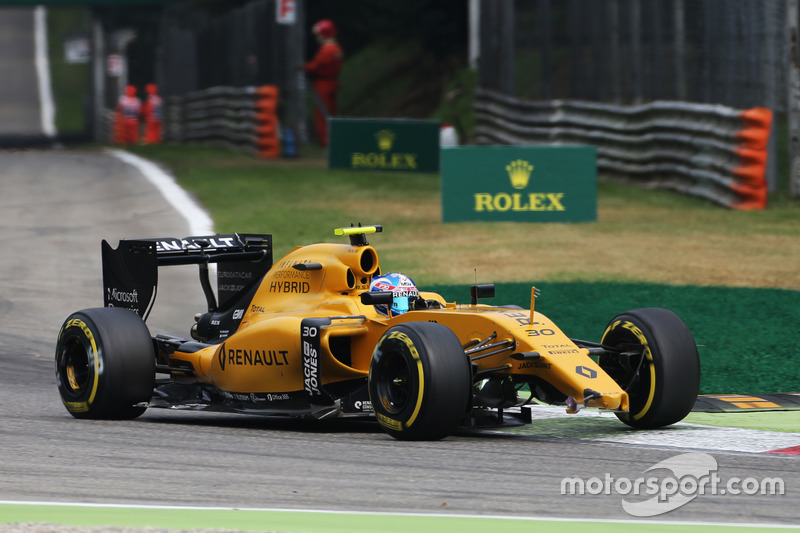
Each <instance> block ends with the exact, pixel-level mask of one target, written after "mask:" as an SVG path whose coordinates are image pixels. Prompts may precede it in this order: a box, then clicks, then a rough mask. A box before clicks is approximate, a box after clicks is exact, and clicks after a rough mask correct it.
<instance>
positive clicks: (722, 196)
mask: <svg viewBox="0 0 800 533" xmlns="http://www.w3.org/2000/svg"><path fill="white" fill-rule="evenodd" d="M474 107H475V114H476V121H477V124H476V129H475V137H476V142H477V143H478V144H556V145H559V144H582V145H594V146H596V147H597V167H598V173H599V174H600V175H602V176H609V177H613V178H617V179H624V180H629V181H633V182H636V183H639V184H641V185H643V186H646V187H654V188H665V189H672V190H675V191H679V192H682V193H685V194H690V195H693V196H699V197H702V198H706V199H709V200H711V201H713V202H716V203H718V204H721V205H724V206H727V207H730V208H733V209H764V208H765V207H766V204H767V184H766V179H765V176H764V175H765V170H766V161H767V140H768V138H769V132H770V126H771V123H772V112H771V111H770V110H769V109H765V108H753V109H747V110H737V109H732V108H729V107H725V106H721V105H711V104H696V103H689V102H666V101H657V102H652V103H648V104H643V105H636V106H622V105H613V104H603V103H595V102H579V101H564V100H553V101H543V102H539V101H537V102H533V101H524V100H519V99H516V98H512V97H509V96H506V95H503V94H500V93H497V92H494V91H490V90H486V89H478V90H477V91H476V101H475V105H474Z"/></svg>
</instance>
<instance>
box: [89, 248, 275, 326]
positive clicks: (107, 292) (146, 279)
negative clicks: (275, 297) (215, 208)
mask: <svg viewBox="0 0 800 533" xmlns="http://www.w3.org/2000/svg"><path fill="white" fill-rule="evenodd" d="M102 258H103V291H104V294H103V303H104V305H105V306H106V307H125V308H128V309H131V310H133V311H136V313H138V314H139V316H141V317H142V318H143V319H145V320H146V319H147V316H148V315H149V314H150V310H151V309H152V307H153V304H154V303H155V298H156V288H157V286H158V268H159V267H161V266H170V265H199V268H200V285H201V286H202V288H203V292H204V294H205V297H206V302H207V303H208V310H209V311H216V310H217V309H218V308H223V309H224V308H225V306H226V305H227V304H228V303H229V302H233V301H236V300H237V297H238V296H239V295H241V294H243V293H244V292H246V291H247V290H249V289H250V288H251V287H252V286H253V285H254V284H256V283H258V282H259V281H260V280H261V278H263V277H264V274H266V273H267V271H269V269H270V268H271V267H272V261H273V257H272V235H268V234H255V233H233V234H228V235H210V236H200V237H186V238H183V239H174V238H164V239H137V240H121V241H120V242H119V245H118V246H117V248H116V249H114V248H112V247H111V245H110V244H108V242H107V241H105V240H104V241H103V243H102ZM210 263H215V264H216V265H217V269H216V270H217V296H215V294H214V290H213V289H212V287H211V281H210V279H209V268H208V265H209V264H210ZM217 297H218V299H219V304H218V303H217Z"/></svg>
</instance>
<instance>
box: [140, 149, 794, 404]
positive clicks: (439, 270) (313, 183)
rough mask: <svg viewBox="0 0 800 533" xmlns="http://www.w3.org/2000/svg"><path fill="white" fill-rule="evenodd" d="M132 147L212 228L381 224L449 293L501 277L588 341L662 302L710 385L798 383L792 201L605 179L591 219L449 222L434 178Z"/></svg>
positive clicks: (287, 240)
mask: <svg viewBox="0 0 800 533" xmlns="http://www.w3.org/2000/svg"><path fill="white" fill-rule="evenodd" d="M132 151H134V152H136V153H138V154H140V155H142V156H144V157H148V158H150V159H154V160H156V161H161V162H162V163H163V164H165V165H166V166H168V167H169V168H170V170H171V171H172V172H173V173H174V174H175V176H176V177H177V179H178V181H179V183H180V184H181V186H183V187H184V188H185V189H187V190H189V191H191V192H193V193H194V194H195V195H196V196H197V198H198V199H199V201H200V202H201V203H202V204H203V205H205V206H206V207H207V208H208V209H209V210H210V212H211V216H212V218H213V220H214V221H215V224H216V230H217V231H219V232H233V231H240V232H264V233H272V234H273V235H274V242H275V252H276V253H275V255H276V259H277V258H279V257H281V256H282V255H283V254H285V253H286V252H288V251H289V250H290V249H291V248H293V247H294V246H297V245H303V244H309V243H313V242H321V241H329V242H341V239H340V238H338V237H334V236H333V232H332V229H333V228H334V227H338V226H342V225H347V224H349V223H350V222H359V221H360V222H364V223H380V224H383V225H384V226H385V232H384V233H383V234H381V235H376V236H374V237H372V239H371V241H372V242H373V243H374V244H375V245H376V248H377V249H378V251H379V253H380V257H381V259H380V261H381V265H382V268H383V270H384V271H385V272H388V271H401V272H404V273H407V274H409V275H411V276H412V277H413V278H414V279H415V281H416V282H417V285H419V286H420V287H422V288H423V289H425V290H435V291H438V292H441V293H442V294H443V295H445V297H446V298H447V299H448V300H451V301H452V300H456V301H465V300H466V299H467V297H468V294H467V292H466V288H465V286H466V285H468V284H471V283H474V282H475V281H478V282H481V283H488V282H494V283H498V287H497V298H496V299H495V300H494V301H492V302H488V303H496V304H516V305H520V306H523V307H527V306H528V304H529V302H528V298H529V295H530V285H531V284H535V285H536V286H537V287H539V288H541V289H542V291H543V296H542V298H541V299H540V301H539V303H538V304H537V310H539V311H541V312H543V313H544V314H546V315H548V316H549V317H550V318H552V319H553V320H554V321H555V322H556V324H558V325H559V326H560V327H561V329H562V330H564V332H565V333H566V334H567V335H569V336H571V337H573V338H583V339H587V340H599V337H600V335H601V333H602V331H603V329H604V328H605V326H606V324H607V322H608V321H609V320H610V319H611V318H612V317H613V316H615V315H616V314H618V313H621V312H623V311H627V310H629V309H635V308H639V307H665V308H668V309H672V310H673V311H675V312H676V313H677V314H678V315H679V316H681V317H682V318H683V320H684V321H685V322H686V323H687V325H688V326H689V328H690V329H691V330H692V332H693V333H694V335H695V338H696V340H697V343H698V345H699V350H700V354H701V364H702V369H703V379H702V383H701V391H702V392H703V393H743V394H756V393H768V392H794V391H797V390H800V365H796V364H794V363H793V361H794V359H796V358H797V357H798V356H800V354H798V350H797V349H796V347H794V344H793V343H792V341H791V340H790V339H792V338H793V337H795V336H796V335H797V333H798V326H797V324H800V291H798V289H800V269H798V268H797V265H800V239H799V238H798V237H800V224H797V220H798V213H799V212H800V211H798V207H799V206H798V203H797V202H792V201H788V200H782V201H781V202H779V203H778V205H775V206H773V207H771V208H770V209H768V210H766V211H758V212H740V211H728V210H725V209H722V208H719V207H716V206H713V205H710V204H708V203H706V202H703V201H700V200H697V199H694V198H686V197H682V196H678V195H676V194H674V193H670V192H662V191H646V190H641V189H637V188H632V187H630V186H625V185H621V184H617V183H613V182H602V183H601V184H600V186H599V190H598V214H599V217H598V221H597V222H596V223H590V224H525V223H461V224H442V223H441V208H440V192H439V179H438V176H436V175H430V174H428V175H414V174H392V173H372V172H348V171H331V170H328V169H327V168H326V167H325V158H324V153H322V152H321V151H314V150H313V149H310V151H309V149H306V152H305V153H304V154H303V156H304V157H303V158H302V159H298V160H275V161H266V160H258V159H254V158H252V157H249V156H246V155H241V154H237V153H232V152H228V151H225V150H214V149H204V148H190V147H177V146H148V147H137V148H134V149H132ZM731 287H738V289H732V288H731ZM781 289H782V290H781ZM786 289H790V290H786Z"/></svg>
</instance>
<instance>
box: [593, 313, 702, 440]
mask: <svg viewBox="0 0 800 533" xmlns="http://www.w3.org/2000/svg"><path fill="white" fill-rule="evenodd" d="M601 343H602V344H603V345H605V346H611V347H620V348H623V349H624V350H625V351H628V352H637V351H640V352H641V355H633V356H631V357H630V358H626V357H620V356H618V355H614V354H607V355H604V356H601V357H600V361H599V363H600V366H601V367H602V368H603V370H605V371H606V372H607V373H608V374H609V375H610V376H611V377H612V378H613V379H614V380H615V381H616V382H617V383H618V384H619V385H620V387H622V388H623V389H625V390H627V392H628V396H629V399H630V411H629V412H628V413H619V414H617V417H618V418H619V419H620V420H622V421H623V422H625V423H626V424H628V425H629V426H631V427H635V428H642V429H653V428H659V427H663V426H668V425H670V424H674V423H675V422H678V421H680V420H682V419H683V418H684V417H685V416H686V415H687V414H689V412H690V411H691V410H692V407H693V406H694V403H695V400H696V399H697V393H698V390H699V388H700V358H699V356H698V353H697V345H696V344H695V341H694V337H692V333H691V332H690V331H689V328H688V327H686V324H684V323H683V321H682V320H681V319H680V318H679V317H678V316H677V315H676V314H675V313H673V312H672V311H669V310H667V309H660V308H654V307H651V308H646V309H635V310H633V311H628V312H626V313H622V314H620V315H618V316H616V317H615V318H614V319H613V320H612V321H611V322H610V323H609V324H608V327H606V330H605V332H604V333H603V338H602V340H601Z"/></svg>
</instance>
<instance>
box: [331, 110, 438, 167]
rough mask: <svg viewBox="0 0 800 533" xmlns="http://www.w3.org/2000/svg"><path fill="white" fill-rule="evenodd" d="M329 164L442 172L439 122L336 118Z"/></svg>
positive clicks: (333, 119) (334, 119)
mask: <svg viewBox="0 0 800 533" xmlns="http://www.w3.org/2000/svg"><path fill="white" fill-rule="evenodd" d="M328 127H329V128H330V146H329V148H328V167H329V168H346V169H350V170H391V171H403V172H439V122H437V121H435V120H408V119H366V118H364V119H359V118H332V119H330V121H328Z"/></svg>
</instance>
